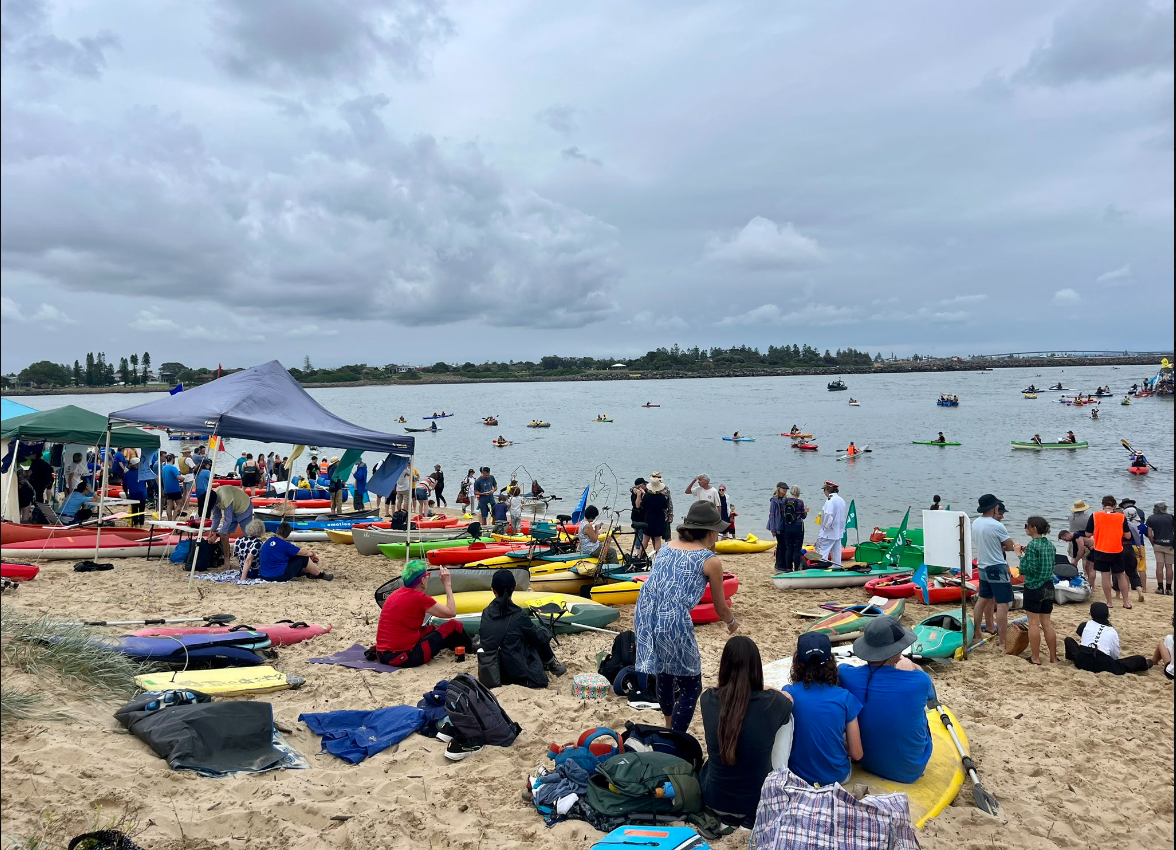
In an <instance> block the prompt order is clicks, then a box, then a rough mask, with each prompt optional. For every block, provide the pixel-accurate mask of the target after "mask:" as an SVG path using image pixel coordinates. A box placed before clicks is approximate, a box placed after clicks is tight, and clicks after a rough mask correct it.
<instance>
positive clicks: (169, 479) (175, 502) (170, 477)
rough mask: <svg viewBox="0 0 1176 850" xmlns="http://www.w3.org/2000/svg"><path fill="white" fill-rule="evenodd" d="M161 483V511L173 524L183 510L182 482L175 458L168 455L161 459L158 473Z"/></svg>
mask: <svg viewBox="0 0 1176 850" xmlns="http://www.w3.org/2000/svg"><path fill="white" fill-rule="evenodd" d="M159 476H160V479H161V480H162V482H163V509H164V511H165V512H166V513H167V518H168V519H169V520H170V521H172V522H175V521H176V520H177V519H179V518H180V514H181V513H182V512H183V510H184V506H183V500H184V482H183V481H182V480H181V479H180V468H179V467H178V466H176V456H175V455H173V454H169V455H167V456H166V457H164V459H163V466H162V467H161V469H160V471H159Z"/></svg>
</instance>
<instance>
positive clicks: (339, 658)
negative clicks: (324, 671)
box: [306, 643, 400, 673]
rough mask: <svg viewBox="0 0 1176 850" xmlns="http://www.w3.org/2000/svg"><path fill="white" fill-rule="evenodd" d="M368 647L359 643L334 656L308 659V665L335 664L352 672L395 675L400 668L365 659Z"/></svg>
mask: <svg viewBox="0 0 1176 850" xmlns="http://www.w3.org/2000/svg"><path fill="white" fill-rule="evenodd" d="M365 652H367V647H366V646H364V645H363V644H361V643H357V644H355V645H354V646H352V647H350V648H349V649H345V650H343V651H342V652H336V653H335V654H334V655H324V656H323V657H322V658H308V659H306V663H307V664H334V665H336V666H339V667H350V668H351V669H352V670H374V671H375V672H377V673H395V672H396V671H397V670H399V669H400V668H399V667H393V666H392V665H391V664H381V663H380V662H379V661H368V660H367V659H366V658H364V653H365Z"/></svg>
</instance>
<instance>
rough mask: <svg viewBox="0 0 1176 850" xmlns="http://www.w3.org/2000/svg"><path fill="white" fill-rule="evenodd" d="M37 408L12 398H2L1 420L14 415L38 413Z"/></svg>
mask: <svg viewBox="0 0 1176 850" xmlns="http://www.w3.org/2000/svg"><path fill="white" fill-rule="evenodd" d="M36 412H37V408H35V407H29V406H28V405H27V404H21V403H20V402H19V401H13V400H12V399H10V398H0V421H3V420H5V419H11V418H12V417H13V416H24V415H25V414H26V413H36Z"/></svg>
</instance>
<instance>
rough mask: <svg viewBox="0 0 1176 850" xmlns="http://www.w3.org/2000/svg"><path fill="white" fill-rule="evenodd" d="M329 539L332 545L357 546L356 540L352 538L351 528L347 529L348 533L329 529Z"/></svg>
mask: <svg viewBox="0 0 1176 850" xmlns="http://www.w3.org/2000/svg"><path fill="white" fill-rule="evenodd" d="M327 539H328V540H330V541H331V542H332V543H339V544H342V545H343V546H354V545H355V538H354V537H353V536H352V534H351V529H350V528H349V529H347V530H346V531H340V530H338V529H334V528H328V529H327Z"/></svg>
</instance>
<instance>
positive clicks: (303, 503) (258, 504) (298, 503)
mask: <svg viewBox="0 0 1176 850" xmlns="http://www.w3.org/2000/svg"><path fill="white" fill-rule="evenodd" d="M252 501H253V506H254V507H255V508H265V507H269V506H270V505H280V504H282V501H283V500H282V499H278V498H274V497H273V496H254V497H253V499H252ZM290 504H291V505H293V506H294V507H296V508H329V507H330V506H331V500H330V499H290Z"/></svg>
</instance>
